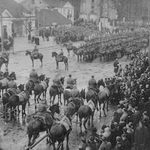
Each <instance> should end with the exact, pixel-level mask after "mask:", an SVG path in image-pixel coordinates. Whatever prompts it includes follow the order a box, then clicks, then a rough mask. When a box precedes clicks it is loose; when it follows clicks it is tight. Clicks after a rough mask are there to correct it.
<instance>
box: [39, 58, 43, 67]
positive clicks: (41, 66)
mask: <svg viewBox="0 0 150 150" xmlns="http://www.w3.org/2000/svg"><path fill="white" fill-rule="evenodd" d="M40 61H41V67H43V59H40Z"/></svg>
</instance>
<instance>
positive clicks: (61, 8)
mask: <svg viewBox="0 0 150 150" xmlns="http://www.w3.org/2000/svg"><path fill="white" fill-rule="evenodd" d="M54 9H55V10H57V11H58V12H59V13H60V14H62V15H63V16H64V17H66V18H67V19H69V20H71V21H72V23H73V22H74V6H73V5H72V4H71V3H70V2H61V3H60V4H59V5H57V6H56V7H55V8H54Z"/></svg>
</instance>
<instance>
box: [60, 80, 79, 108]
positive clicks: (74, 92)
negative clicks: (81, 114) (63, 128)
mask: <svg viewBox="0 0 150 150" xmlns="http://www.w3.org/2000/svg"><path fill="white" fill-rule="evenodd" d="M73 80H74V81H73V82H74V83H73V85H72V86H73V89H70V87H69V88H67V87H66V89H65V90H64V92H63V97H64V105H65V104H68V100H69V98H70V97H78V96H79V94H80V91H79V90H78V89H77V87H76V86H75V85H76V82H77V81H76V80H77V79H73ZM66 102H67V103H66Z"/></svg>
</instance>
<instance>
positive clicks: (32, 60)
mask: <svg viewBox="0 0 150 150" xmlns="http://www.w3.org/2000/svg"><path fill="white" fill-rule="evenodd" d="M31 60H32V67H34V60H33V59H31Z"/></svg>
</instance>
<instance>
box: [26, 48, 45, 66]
mask: <svg viewBox="0 0 150 150" xmlns="http://www.w3.org/2000/svg"><path fill="white" fill-rule="evenodd" d="M27 55H29V56H30V58H31V61H32V67H34V59H39V60H40V62H41V66H43V54H41V53H38V55H37V56H35V55H34V54H33V53H32V52H30V51H28V50H27V51H26V56H27Z"/></svg>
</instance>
